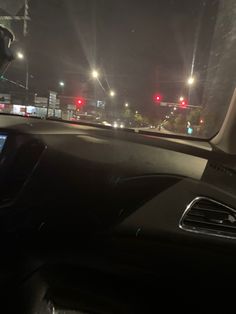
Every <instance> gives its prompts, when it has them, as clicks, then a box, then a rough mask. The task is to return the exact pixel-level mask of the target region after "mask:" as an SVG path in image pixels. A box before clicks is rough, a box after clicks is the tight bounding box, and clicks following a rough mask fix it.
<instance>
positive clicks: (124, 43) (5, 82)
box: [0, 0, 236, 138]
mask: <svg viewBox="0 0 236 314" xmlns="http://www.w3.org/2000/svg"><path fill="white" fill-rule="evenodd" d="M0 20H1V21H0V24H1V25H5V26H7V27H8V28H9V29H11V30H12V32H13V33H14V35H15V41H14V42H13V43H12V49H13V50H14V55H15V60H14V61H13V62H12V63H11V65H10V66H9V67H8V70H7V71H6V72H5V73H4V75H2V76H1V80H0V111H1V112H2V113H8V114H17V115H22V116H33V117H40V118H51V119H56V120H68V121H71V122H72V123H80V122H88V123H93V124H96V125H100V126H102V125H103V126H110V127H111V128H115V129H118V128H119V129H120V128H122V129H124V130H125V129H130V128H131V129H135V130H137V131H139V130H140V131H148V132H154V133H155V132H156V133H166V134H172V133H173V134H177V135H184V136H186V137H187V136H191V137H199V138H210V137H212V136H214V135H215V134H216V133H217V132H218V131H219V129H220V127H221V125H222V123H223V121H224V118H225V115H226V112H227V109H228V106H229V103H230V100H231V98H232V96H233V93H234V89H235V84H236V58H235V53H236V1H234V0H198V1H190V0H148V1H136V0H120V1H117V0H116V1H115V0H97V1H96V0H67V1H66V0H48V1H42V0H31V1H29V0H11V1H10V0H5V1H1V3H0Z"/></svg>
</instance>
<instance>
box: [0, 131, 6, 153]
mask: <svg viewBox="0 0 236 314" xmlns="http://www.w3.org/2000/svg"><path fill="white" fill-rule="evenodd" d="M6 139H7V136H6V135H0V153H1V152H2V150H3V146H4V144H5V142H6Z"/></svg>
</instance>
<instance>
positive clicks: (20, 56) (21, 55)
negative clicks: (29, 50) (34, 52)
mask: <svg viewBox="0 0 236 314" xmlns="http://www.w3.org/2000/svg"><path fill="white" fill-rule="evenodd" d="M16 56H17V58H18V59H20V60H22V59H24V57H25V56H24V55H23V53H22V52H20V51H18V52H17V54H16Z"/></svg>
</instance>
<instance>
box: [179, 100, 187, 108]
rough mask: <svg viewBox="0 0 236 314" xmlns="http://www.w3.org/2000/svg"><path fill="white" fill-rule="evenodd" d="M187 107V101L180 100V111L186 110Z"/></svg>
mask: <svg viewBox="0 0 236 314" xmlns="http://www.w3.org/2000/svg"><path fill="white" fill-rule="evenodd" d="M187 106H188V103H187V101H186V100H182V101H181V102H180V108H182V109H186V108H187Z"/></svg>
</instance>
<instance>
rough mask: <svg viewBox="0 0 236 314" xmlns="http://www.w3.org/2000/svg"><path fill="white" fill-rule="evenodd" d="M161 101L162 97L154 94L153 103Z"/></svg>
mask: <svg viewBox="0 0 236 314" xmlns="http://www.w3.org/2000/svg"><path fill="white" fill-rule="evenodd" d="M161 100H162V96H161V95H160V94H155V95H154V102H156V103H160V102H161Z"/></svg>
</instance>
